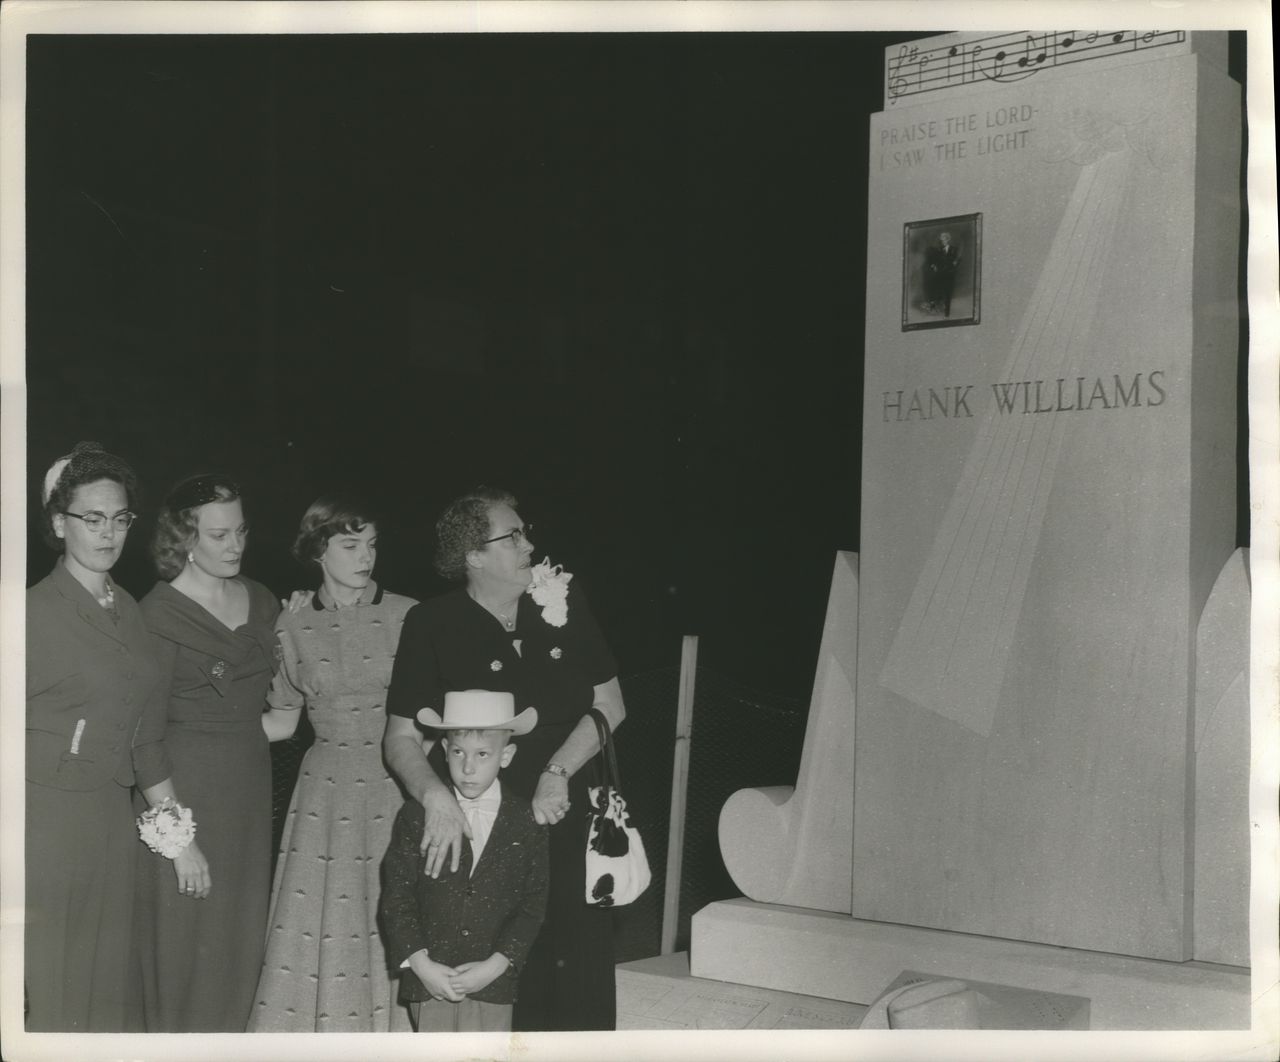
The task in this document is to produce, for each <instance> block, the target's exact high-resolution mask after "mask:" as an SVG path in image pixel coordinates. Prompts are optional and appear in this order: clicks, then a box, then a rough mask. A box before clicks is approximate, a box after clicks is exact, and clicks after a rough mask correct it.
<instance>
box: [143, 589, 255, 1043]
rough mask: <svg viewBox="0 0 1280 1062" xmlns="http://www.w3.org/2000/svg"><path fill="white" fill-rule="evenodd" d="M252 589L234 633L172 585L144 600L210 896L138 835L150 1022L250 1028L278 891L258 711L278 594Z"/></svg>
mask: <svg viewBox="0 0 1280 1062" xmlns="http://www.w3.org/2000/svg"><path fill="white" fill-rule="evenodd" d="M239 581H240V582H241V583H243V584H244V585H245V586H246V587H247V588H248V590H249V618H248V619H247V620H246V621H245V623H244V624H242V625H241V626H239V627H237V628H236V629H235V630H234V631H233V630H231V629H230V628H228V627H227V626H226V625H225V624H224V623H222V622H221V621H220V620H218V619H217V618H216V617H215V616H213V615H212V614H211V613H209V612H208V611H206V610H205V609H204V608H203V607H202V606H200V605H198V604H197V603H196V602H194V601H193V600H191V598H189V597H187V596H186V595H185V594H183V593H181V592H180V591H178V590H175V589H174V588H173V587H172V586H170V585H169V584H168V583H164V582H161V583H157V584H156V585H155V587H154V588H153V589H152V590H151V592H150V593H149V594H147V596H146V597H145V598H143V600H142V613H143V616H144V617H145V619H146V621H147V626H148V627H149V628H150V630H151V635H152V639H153V643H154V645H155V647H156V656H157V659H158V662H159V664H160V673H161V682H162V688H164V689H167V690H168V719H167V724H166V727H165V732H164V742H163V748H164V750H165V751H166V752H167V754H168V757H169V760H170V761H171V762H172V764H173V775H172V777H173V785H174V789H175V791H176V792H177V795H178V800H179V801H181V803H182V804H184V805H185V806H187V807H189V808H190V809H191V812H192V815H193V817H194V818H195V821H196V844H197V846H198V847H199V848H200V850H201V852H203V853H204V856H205V858H206V859H207V860H208V862H209V874H210V877H211V878H212V882H213V884H212V888H211V889H210V891H209V895H208V897H206V898H205V899H203V900H201V899H196V898H194V897H190V896H185V895H181V894H179V892H178V891H177V879H176V877H175V875H174V870H173V862H172V860H169V859H165V858H164V857H163V856H159V855H156V854H155V853H153V852H151V851H149V850H148V849H146V848H145V847H143V846H141V845H139V846H138V850H139V853H140V859H141V865H140V867H139V873H138V911H137V927H136V941H137V947H138V956H139V962H140V964H141V977H142V994H143V1017H144V1021H145V1026H146V1031H147V1032H244V1029H245V1025H246V1023H247V1022H248V1020H249V1010H250V1007H251V1006H252V1004H253V989H254V986H255V985H256V984H257V982H258V971H259V969H260V968H261V966H262V937H263V932H264V930H265V927H266V922H267V902H268V900H269V898H270V890H271V883H270V877H271V756H270V753H269V751H268V748H267V735H266V732H265V731H264V730H263V729H262V713H263V711H264V710H265V708H266V703H267V687H268V686H270V684H271V676H272V672H273V670H274V660H275V647H276V638H275V621H276V615H277V613H278V612H279V611H280V604H279V602H278V601H276V599H275V597H274V596H273V595H272V594H271V592H270V591H269V590H267V589H266V587H264V586H262V585H260V584H259V583H255V582H253V581H251V580H249V579H245V578H240V580H239Z"/></svg>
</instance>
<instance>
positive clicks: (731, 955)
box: [690, 900, 1250, 1030]
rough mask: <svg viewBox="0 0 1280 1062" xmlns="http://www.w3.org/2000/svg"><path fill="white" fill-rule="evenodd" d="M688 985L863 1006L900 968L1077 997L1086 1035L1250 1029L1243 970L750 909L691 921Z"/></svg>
mask: <svg viewBox="0 0 1280 1062" xmlns="http://www.w3.org/2000/svg"><path fill="white" fill-rule="evenodd" d="M690 952H691V956H692V958H691V962H690V973H691V974H692V975H693V976H694V977H695V978H708V979H711V980H716V981H727V982H730V983H735V984H739V985H753V986H756V987H759V988H769V989H774V990H786V991H789V992H799V993H803V994H806V995H811V996H820V997H825V998H828V999H838V1000H843V1001H845V1002H848V1003H857V1004H860V1005H863V1006H868V1005H870V1004H871V1003H872V1002H873V1001H874V1000H875V999H876V998H877V997H878V996H879V995H880V993H881V992H882V991H883V990H884V988H885V987H886V986H887V985H888V984H889V982H890V981H892V980H893V979H894V978H895V977H897V976H898V975H899V974H900V973H902V971H903V970H919V971H921V972H927V973H930V974H935V975H937V976H940V977H956V978H962V979H964V978H968V979H972V980H975V981H991V982H995V983H998V984H1008V985H1020V986H1022V987H1024V988H1030V989H1036V990H1038V991H1042V992H1060V993H1065V994H1068V995H1076V996H1086V997H1088V998H1089V1000H1090V1003H1091V1026H1092V1028H1094V1029H1108V1030H1111V1029H1247V1028H1248V1027H1249V1021H1250V1013H1249V971H1248V970H1247V969H1242V968H1240V967H1237V966H1218V965H1214V964H1211V963H1201V962H1183V963H1174V962H1161V961H1159V960H1155V959H1135V958H1130V957H1127V956H1120V955H1110V954H1105V953H1102V952H1092V951H1078V950H1075V949H1072V948H1058V947H1051V946H1049V945H1044V944H1029V943H1025V942H1023V941H1016V940H1001V939H998V938H994V937H979V936H971V935H968V934H965V933H952V932H947V931H945V930H936V929H923V928H920V927H918V926H905V925H892V924H889V923H885V922H867V921H863V920H861V919H857V918H851V917H849V916H848V915H841V914H833V913H831V912H827V911H811V910H806V909H804V908H799V907H780V906H775V905H771V904H762V903H755V902H754V901H751V900H723V901H721V902H719V903H712V904H708V905H707V906H706V907H704V908H702V910H700V911H698V912H697V913H696V914H695V915H694V916H693V932H692V941H691V947H690Z"/></svg>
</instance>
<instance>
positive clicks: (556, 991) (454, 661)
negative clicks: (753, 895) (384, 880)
mask: <svg viewBox="0 0 1280 1062" xmlns="http://www.w3.org/2000/svg"><path fill="white" fill-rule="evenodd" d="M568 606H569V612H568V622H567V623H566V624H565V625H564V626H563V627H552V626H551V625H550V624H548V623H547V622H546V621H545V620H544V619H543V618H542V609H541V608H540V607H539V606H538V604H537V603H536V602H535V601H534V600H533V598H532V597H530V596H529V595H528V594H526V595H524V596H522V597H521V598H520V604H519V607H518V609H517V612H516V629H515V630H514V631H512V632H508V631H505V630H504V629H503V627H502V624H501V623H500V622H498V620H497V619H495V618H494V617H493V616H492V615H491V614H490V613H489V612H487V611H485V609H484V608H483V607H482V606H480V605H479V604H477V603H476V602H475V601H473V600H472V599H471V597H469V596H468V594H467V592H466V590H465V589H459V590H455V591H452V592H450V593H447V594H442V595H441V596H440V597H436V598H433V599H431V600H430V601H426V602H424V603H423V604H421V605H419V606H418V607H417V608H415V609H414V610H413V611H412V612H410V613H409V615H408V616H407V617H406V619H405V625H404V633H403V635H402V637H401V651H400V654H399V656H397V658H396V665H395V670H394V672H393V674H392V679H391V690H390V693H389V696H388V700H387V710H388V711H389V712H391V713H392V714H393V715H400V716H405V717H409V718H413V717H416V715H417V712H418V709H420V708H434V709H435V710H436V711H441V710H442V709H443V707H444V695H445V693H446V692H448V691H450V690H465V689H489V690H502V691H507V692H510V693H513V694H514V695H515V698H516V711H517V712H519V711H522V710H523V709H525V708H528V707H531V706H532V707H534V708H537V709H538V725H537V726H535V727H534V728H533V730H531V731H530V732H529V733H528V734H525V735H523V736H521V737H517V738H515V739H514V741H515V744H516V749H517V751H516V755H515V758H514V759H513V760H512V761H511V764H510V766H508V767H506V768H505V769H504V770H503V772H502V785H503V788H504V790H505V789H507V788H508V787H509V788H510V791H511V792H512V793H514V794H517V795H519V796H522V797H524V798H525V799H526V800H530V799H532V798H533V793H534V790H535V789H536V788H537V784H538V778H539V776H540V775H541V773H542V768H543V767H545V766H546V764H547V761H548V760H549V759H551V757H552V756H553V755H554V754H555V752H556V750H557V749H558V748H559V747H560V746H561V745H562V744H564V741H565V738H567V737H568V736H569V734H570V733H571V732H572V731H573V728H574V727H575V726H577V724H578V721H579V720H581V719H582V717H583V716H584V715H585V714H586V712H587V709H588V708H590V707H591V705H592V702H593V700H594V696H595V690H594V687H596V686H598V685H601V684H603V683H605V682H608V681H609V680H610V679H612V678H614V677H615V676H616V675H617V672H618V669H617V665H616V664H615V663H614V659H613V654H612V653H611V652H610V650H609V646H608V645H607V644H606V642H605V640H604V637H603V635H601V633H600V628H599V627H598V626H597V625H596V622H595V619H594V618H593V617H592V615H591V612H590V609H589V608H588V607H587V602H586V598H585V597H584V595H583V594H582V592H581V591H580V590H579V589H578V584H577V583H576V582H575V583H571V584H570V586H569V597H568ZM517 646H518V647H517ZM429 762H431V763H432V765H433V766H434V767H435V769H436V771H437V773H438V774H440V776H441V778H442V779H447V777H448V774H447V771H446V769H445V766H444V760H443V757H442V756H441V754H440V746H439V745H438V744H437V745H436V746H435V747H434V748H433V749H432V751H431V755H430V757H429ZM594 775H595V770H594V769H593V767H592V766H591V765H587V766H585V767H583V768H582V769H581V770H579V771H578V772H577V773H576V774H575V775H574V776H573V777H572V778H570V779H569V799H570V801H571V802H572V805H573V810H572V811H571V812H570V814H569V815H567V816H566V817H565V818H564V819H563V820H561V821H560V822H558V823H556V824H555V825H554V826H552V827H550V869H551V891H550V895H549V897H548V902H547V915H546V921H545V922H543V925H542V930H541V932H540V933H539V934H538V937H537V939H536V940H535V941H534V944H533V948H532V949H531V951H530V952H529V957H528V960H527V961H526V963H525V967H524V969H523V970H522V971H521V973H520V980H519V985H518V987H517V994H516V1002H515V1011H514V1014H513V1018H512V1023H513V1027H514V1028H515V1029H516V1030H519V1031H525V1032H530V1031H539V1030H544V1031H546V1030H549V1031H560V1030H575V1029H580V1030H585V1029H612V1028H614V1027H615V1024H616V1020H617V1018H616V998H615V991H614V970H613V914H612V911H610V910H609V909H608V908H604V907H591V906H588V905H587V902H586V899H585V892H586V846H587V820H588V813H587V812H588V807H589V805H588V802H587V787H588V785H591V784H595V780H594Z"/></svg>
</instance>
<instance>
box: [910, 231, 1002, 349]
mask: <svg viewBox="0 0 1280 1062" xmlns="http://www.w3.org/2000/svg"><path fill="white" fill-rule="evenodd" d="M981 308H982V215H981V214H957V215H956V216H954V217H949V218H930V219H929V220H927V221H908V222H907V223H906V224H905V225H904V226H903V227H902V330H903V331H904V332H909V331H911V330H912V329H916V328H949V327H951V326H952V325H976V324H977V323H978V321H979V320H980V319H981Z"/></svg>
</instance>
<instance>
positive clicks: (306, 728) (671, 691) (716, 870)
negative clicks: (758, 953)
mask: <svg viewBox="0 0 1280 1062" xmlns="http://www.w3.org/2000/svg"><path fill="white" fill-rule="evenodd" d="M621 684H622V692H623V697H624V699H625V701H626V705H627V719H626V722H625V723H623V725H622V726H621V727H620V728H619V730H618V746H617V751H618V768H619V773H620V774H621V776H622V791H623V793H624V794H625V795H626V798H627V806H628V808H629V810H630V812H631V819H632V822H633V824H634V825H635V826H636V827H637V828H638V829H639V830H640V833H641V836H642V837H643V838H644V843H645V850H646V852H647V853H648V856H649V865H650V867H651V868H652V870H653V883H652V884H651V885H650V886H649V888H648V889H647V890H646V892H645V894H644V895H643V896H641V897H640V898H639V899H638V900H636V901H635V902H634V903H632V904H630V905H628V906H626V907H622V908H619V909H618V911H617V913H616V922H615V924H616V951H617V961H618V962H629V961H631V960H633V959H643V958H648V957H649V956H651V955H657V954H658V953H659V951H660V950H661V943H662V910H663V902H664V887H665V884H666V873H667V841H668V831H669V826H670V818H671V772H672V766H673V760H674V755H675V736H676V735H675V730H676V703H677V697H678V692H679V687H680V669H679V667H678V666H677V667H667V668H658V669H655V670H652V671H644V672H640V673H637V674H634V675H624V676H622V678H621ZM807 707H808V706H807V705H806V704H804V703H802V702H800V701H798V700H795V699H793V698H788V697H785V696H782V695H779V694H774V693H766V692H763V691H761V690H755V689H751V688H749V687H747V686H743V685H740V684H738V683H735V682H733V681H732V680H730V679H727V678H725V677H723V676H722V675H719V674H716V673H715V672H713V671H709V670H708V669H706V668H704V667H699V668H698V669H697V679H696V685H695V689H694V705H693V724H692V737H691V742H690V749H689V780H688V796H687V800H686V805H685V833H684V847H683V862H682V867H681V875H680V903H679V917H678V921H677V929H676V950H677V951H685V950H687V949H688V947H689V929H690V919H691V918H692V916H693V914H694V912H695V911H697V910H699V909H700V908H702V907H704V906H706V905H707V904H708V903H711V902H712V901H714V900H724V899H729V898H731V897H735V896H740V895H742V893H741V891H740V890H739V889H738V888H737V886H735V885H734V883H733V879H732V878H730V876H729V872H728V871H727V870H726V869H725V867H724V863H723V862H722V860H721V858H720V843H719V837H718V832H717V828H718V824H719V821H720V809H721V808H722V807H724V803H725V801H726V800H728V799H729V797H730V796H731V795H732V794H733V793H734V792H736V791H737V790H739V789H744V788H747V787H748V786H766V785H794V784H795V780H796V773H797V771H798V770H799V765H800V753H801V749H802V747H803V745H804V727H805V717H806V714H807ZM313 740H314V732H313V731H312V729H311V725H310V722H309V721H308V720H307V718H306V713H305V712H304V713H303V717H302V719H301V720H300V722H299V726H298V731H297V733H296V734H295V735H294V736H293V737H292V738H290V739H289V740H288V741H278V742H275V743H274V744H273V745H272V746H271V763H272V826H273V844H272V852H273V853H274V852H276V851H277V850H278V849H279V845H280V834H281V831H282V830H283V828H284V819H285V815H286V813H287V812H288V809H289V801H290V799H291V797H292V794H293V786H294V782H295V781H296V779H297V776H298V766H299V764H300V762H301V760H302V756H303V754H304V753H305V752H306V750H307V749H308V748H309V747H310V746H311V743H312V741H313ZM273 859H274V855H273ZM273 869H274V867H273Z"/></svg>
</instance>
